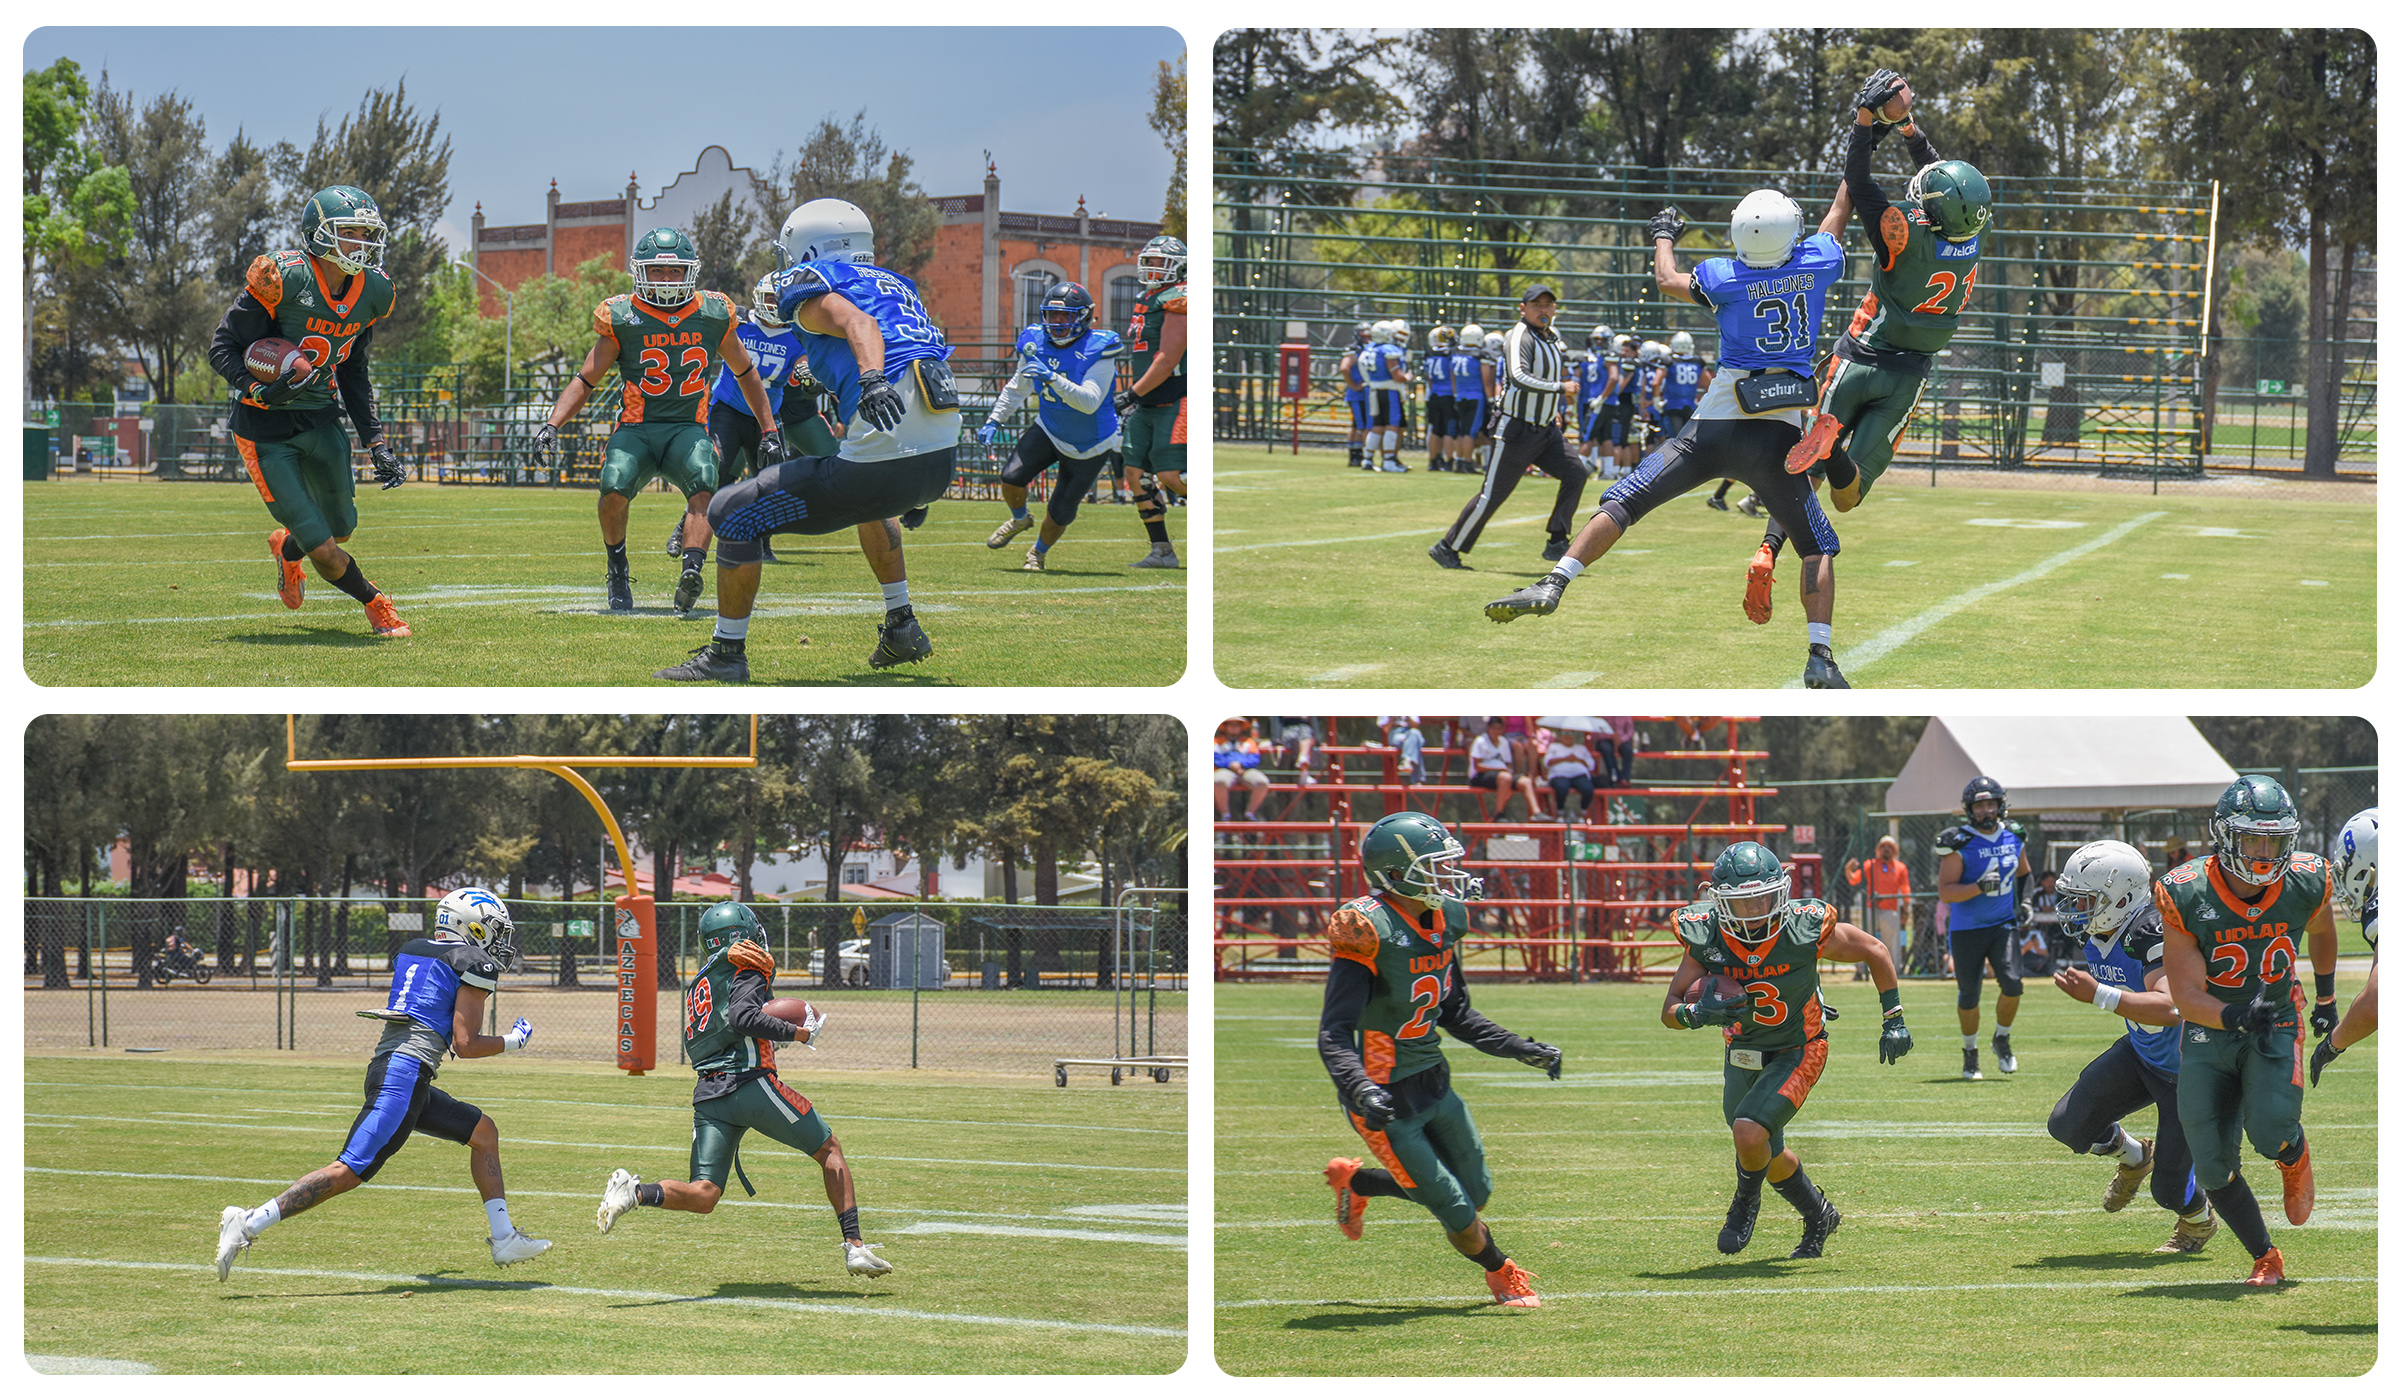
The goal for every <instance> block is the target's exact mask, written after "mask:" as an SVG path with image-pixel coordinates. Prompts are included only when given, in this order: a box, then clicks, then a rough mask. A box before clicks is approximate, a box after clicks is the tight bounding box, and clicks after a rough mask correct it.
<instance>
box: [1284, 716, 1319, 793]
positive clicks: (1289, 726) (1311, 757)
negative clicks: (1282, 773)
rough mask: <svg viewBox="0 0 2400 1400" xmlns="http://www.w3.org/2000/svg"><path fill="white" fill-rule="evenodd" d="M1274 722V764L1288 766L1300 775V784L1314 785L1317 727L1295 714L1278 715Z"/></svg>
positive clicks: (1315, 780) (1315, 778)
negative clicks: (1276, 727)
mask: <svg viewBox="0 0 2400 1400" xmlns="http://www.w3.org/2000/svg"><path fill="white" fill-rule="evenodd" d="M1275 723H1276V725H1277V726H1278V732H1277V734H1276V735H1275V766H1276V767H1278V768H1290V769H1293V770H1294V771H1296V772H1297V773H1298V774H1299V775H1300V779H1299V781H1300V786H1302V787H1315V786H1316V784H1317V775H1316V773H1315V772H1314V769H1315V768H1316V766H1317V763H1316V754H1317V727H1316V725H1315V724H1314V723H1312V722H1311V721H1309V720H1307V719H1305V718H1302V717H1300V716H1297V715H1278V716H1276V719H1275Z"/></svg>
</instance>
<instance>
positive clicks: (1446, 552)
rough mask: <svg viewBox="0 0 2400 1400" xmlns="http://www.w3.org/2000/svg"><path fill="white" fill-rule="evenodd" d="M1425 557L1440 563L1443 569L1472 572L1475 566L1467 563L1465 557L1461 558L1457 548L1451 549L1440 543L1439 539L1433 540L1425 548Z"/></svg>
mask: <svg viewBox="0 0 2400 1400" xmlns="http://www.w3.org/2000/svg"><path fill="white" fill-rule="evenodd" d="M1425 557H1426V558H1428V559H1431V560H1432V561H1433V562H1434V563H1436V564H1439V565H1441V566H1442V567H1443V568H1445V569H1466V570H1468V571H1470V572H1472V571H1473V570H1474V567H1475V566H1474V565H1472V564H1470V563H1468V562H1467V561H1466V560H1465V559H1463V558H1461V557H1460V556H1459V553H1458V551H1457V550H1455V549H1452V548H1451V547H1450V546H1448V545H1446V544H1444V543H1442V542H1441V541H1440V540H1435V541H1434V542H1433V543H1432V544H1431V545H1430V546H1428V547H1427V548H1426V550H1425Z"/></svg>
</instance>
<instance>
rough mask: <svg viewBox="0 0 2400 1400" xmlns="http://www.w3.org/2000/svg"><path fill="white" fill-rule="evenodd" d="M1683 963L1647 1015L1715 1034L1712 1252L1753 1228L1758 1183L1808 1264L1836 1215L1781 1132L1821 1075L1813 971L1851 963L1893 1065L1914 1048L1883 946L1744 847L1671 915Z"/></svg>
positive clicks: (1735, 1249)
mask: <svg viewBox="0 0 2400 1400" xmlns="http://www.w3.org/2000/svg"><path fill="white" fill-rule="evenodd" d="M1675 937H1676V939H1677V940H1678V941H1679V942H1681V943H1682V944H1683V961H1682V962H1681V963H1679V964H1677V965H1676V968H1675V976H1674V979H1673V980H1672V981H1671V982H1669V983H1668V984H1667V999H1666V1002H1665V1004H1664V1005H1662V1006H1661V1007H1660V1008H1659V1019H1660V1020H1661V1021H1662V1022H1664V1023H1665V1024H1666V1025H1667V1026H1668V1027H1669V1028H1670V1029H1675V1030H1697V1029H1699V1028H1700V1027H1702V1026H1723V1027H1725V1126H1727V1127H1728V1128H1731V1129H1732V1130H1733V1157H1734V1167H1735V1178H1734V1187H1733V1204H1732V1206H1731V1207H1730V1208H1729V1209H1727V1210H1726V1212H1725V1225H1724V1228H1723V1229H1721V1230H1719V1231H1718V1232H1717V1249H1718V1251H1719V1252H1720V1253H1724V1254H1739V1253H1741V1252H1742V1250H1743V1249H1745V1248H1747V1247H1748V1246H1749V1244H1750V1233H1751V1231H1752V1230H1753V1229H1755V1228H1756V1227H1757V1225H1758V1199H1759V1189H1758V1188H1759V1183H1760V1182H1762V1181H1763V1182H1765V1183H1767V1184H1768V1185H1771V1186H1773V1187H1774V1188H1775V1190H1776V1192H1777V1194H1779V1195H1781V1196H1782V1197H1783V1198H1784V1199H1785V1200H1786V1201H1789V1202H1791V1205H1792V1209H1794V1210H1796V1211H1798V1212H1800V1222H1801V1232H1800V1244H1799V1247H1798V1248H1796V1249H1794V1250H1793V1251H1792V1254H1791V1257H1792V1258H1794V1259H1816V1258H1821V1257H1822V1256H1823V1255H1824V1253H1825V1241H1826V1240H1828V1239H1830V1238H1831V1237H1832V1235H1833V1232H1834V1231H1835V1230H1836V1229H1837V1228H1839V1227H1840V1225H1841V1223H1842V1213H1841V1212H1840V1211H1838V1210H1836V1209H1834V1206H1833V1202H1831V1201H1829V1200H1827V1199H1825V1193H1824V1192H1822V1191H1820V1190H1818V1189H1817V1187H1816V1184H1815V1183H1813V1182H1811V1181H1810V1180H1809V1179H1808V1172H1807V1170H1806V1169H1805V1168H1803V1167H1802V1166H1801V1165H1800V1158H1799V1156H1798V1154H1796V1153H1794V1152H1792V1151H1791V1150H1790V1149H1788V1148H1786V1147H1785V1146H1784V1145H1783V1130H1784V1127H1785V1125H1786V1124H1788V1123H1790V1122H1791V1121H1792V1117H1793V1115H1795V1114H1797V1113H1798V1112H1799V1111H1800V1105H1802V1104H1804V1103H1806V1102H1808V1091H1809V1090H1810V1089H1812V1088H1814V1087H1816V1083H1817V1080H1818V1078H1819V1077H1820V1076H1821V1075H1823V1074H1824V1072H1825V1056H1826V1040H1825V1015H1824V1002H1823V1000H1822V999H1821V998H1820V997H1819V996H1818V994H1817V964H1818V963H1820V962H1826V961H1831V962H1863V963H1865V964H1866V965H1867V971H1868V973H1869V974H1870V975H1871V976H1873V977H1874V979H1875V991H1876V994H1877V995H1878V996H1879V997H1880V998H1881V999H1882V1001H1883V1034H1882V1036H1881V1037H1880V1039H1879V1040H1878V1042H1877V1044H1876V1050H1875V1053H1876V1058H1878V1059H1880V1060H1882V1061H1883V1062H1884V1063H1886V1064H1897V1063H1898V1062H1899V1060H1900V1057H1901V1056H1902V1055H1905V1054H1907V1053H1908V1052H1909V1050H1910V1049H1911V1048H1912V1047H1913V1046H1914V1044H1915V1042H1914V1041H1912V1040H1911V1039H1910V1038H1909V1034H1908V1022H1907V1021H1905V1020H1903V1019H1902V1018H1901V1015H1900V983H1899V979H1898V978H1897V977H1896V976H1895V975H1894V974H1893V971H1892V955H1891V954H1890V952H1888V951H1887V950H1886V949H1885V948H1884V946H1883V940H1882V939H1880V938H1877V937H1875V936H1874V935H1873V934H1871V933H1868V932H1867V931H1866V930H1864V929H1861V928H1857V927H1854V926H1852V925H1850V924H1845V923H1837V922H1836V921H1835V920H1834V914H1833V906H1832V905H1830V904H1827V903H1825V902H1824V901H1823V900H1819V899H1802V900H1795V899H1793V898H1792V877H1791V873H1790V872H1789V871H1787V870H1785V869H1784V868H1783V862H1782V861H1780V860H1778V859H1776V858H1775V853H1774V852H1773V851H1770V850H1768V849H1767V848H1766V847H1764V846H1762V845H1760V844H1758V843H1757V842H1756V841H1737V842H1735V843H1734V844H1732V845H1730V846H1728V847H1726V848H1725V851H1724V853H1723V854H1722V855H1719V856H1718V857H1717V861H1716V866H1715V868H1714V869H1713V870H1712V871H1711V872H1710V884H1709V889H1708V898H1706V899H1704V900H1702V901H1700V902H1698V903H1696V904H1687V905H1685V906H1684V907H1683V908H1681V909H1678V910H1676V911H1675Z"/></svg>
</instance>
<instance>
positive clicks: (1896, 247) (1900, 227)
mask: <svg viewBox="0 0 2400 1400" xmlns="http://www.w3.org/2000/svg"><path fill="white" fill-rule="evenodd" d="M1907 246H1908V215H1907V214H1905V213H1903V212H1902V211H1901V209H1900V206H1899V205H1897V204H1887V205H1885V206H1884V207H1883V251H1884V254H1885V257H1884V260H1883V266H1884V270H1885V271H1887V272H1888V271H1890V270H1891V267H1892V264H1894V263H1896V262H1898V261H1900V250H1901V249H1903V248H1906V247H1907Z"/></svg>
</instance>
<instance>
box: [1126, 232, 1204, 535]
mask: <svg viewBox="0 0 2400 1400" xmlns="http://www.w3.org/2000/svg"><path fill="white" fill-rule="evenodd" d="M1188 260H1189V254H1188V253H1187V252H1186V251H1185V249H1184V246H1183V240H1182V239H1180V238H1170V237H1168V236H1167V235H1165V234H1160V235H1159V236H1158V237H1156V238H1153V239H1151V240H1150V241H1149V242H1148V243H1145V244H1143V245H1142V252H1141V256H1140V257H1139V258H1137V259H1136V260H1135V261H1136V263H1137V265H1138V266H1139V267H1140V269H1141V277H1142V295H1141V297H1140V298H1139V299H1138V300H1137V301H1136V302H1135V303H1134V309H1133V324H1132V326H1131V327H1129V328H1128V330H1127V333H1126V336H1125V356H1124V365H1125V376H1126V378H1125V387H1124V388H1122V389H1120V390H1118V391H1117V414H1118V416H1119V417H1120V418H1121V419H1122V420H1123V421H1124V425H1125V490H1126V491H1127V492H1129V493H1130V494H1131V495H1132V496H1133V498H1134V500H1135V501H1136V502H1137V508H1138V509H1139V511H1140V512H1141V517H1142V528H1143V529H1144V530H1146V531H1148V532H1149V534H1150V552H1149V553H1148V554H1146V555H1144V556H1143V557H1141V558H1139V559H1136V560H1134V561H1133V567H1135V568H1137V569H1180V568H1182V567H1183V565H1182V563H1181V562H1180V561H1178V560H1177V559H1176V558H1175V546H1174V545H1173V544H1171V543H1169V542H1168V540H1167V503H1166V501H1165V499H1164V498H1162V497H1161V496H1160V495H1159V493H1158V488H1157V487H1156V486H1150V485H1146V484H1144V482H1143V480H1142V478H1143V477H1145V476H1154V477H1156V478H1157V479H1158V480H1159V481H1160V482H1162V483H1164V484H1165V486H1166V488H1167V489H1168V490H1169V491H1172V492H1173V493H1175V494H1176V495H1177V496H1188V495H1189V494H1190V493H1189V492H1188V491H1187V490H1186V489H1185V488H1184V482H1183V460H1184V450H1185V443H1184V438H1185V435H1186V431H1187V427H1188V423H1187V420H1186V418H1185V404H1184V392H1183V352H1184V344H1185V341H1186V338H1187V337H1188V336H1189V334H1190V332H1189V331H1188V330H1187V328H1186V324H1185V317H1184V306H1185V303H1186V301H1187V300H1188V298H1187V295H1186V293H1185V290H1184V268H1185V265H1186V263H1187V262H1188Z"/></svg>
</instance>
